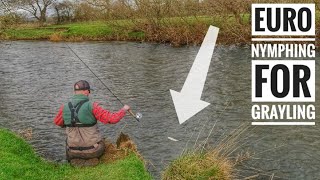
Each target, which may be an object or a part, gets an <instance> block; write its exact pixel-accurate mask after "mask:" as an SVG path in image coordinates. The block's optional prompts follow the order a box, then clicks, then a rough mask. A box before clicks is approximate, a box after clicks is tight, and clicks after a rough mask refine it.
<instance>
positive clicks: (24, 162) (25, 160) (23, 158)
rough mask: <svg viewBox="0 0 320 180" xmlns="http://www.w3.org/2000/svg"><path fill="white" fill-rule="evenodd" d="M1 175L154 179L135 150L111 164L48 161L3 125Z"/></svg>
mask: <svg viewBox="0 0 320 180" xmlns="http://www.w3.org/2000/svg"><path fill="white" fill-rule="evenodd" d="M0 144H1V146H0V179H39V180H40V179H136V180H140V179H142V180H143V179H152V177H151V175H150V174H149V173H148V172H147V171H146V169H145V167H144V164H143V162H142V161H141V160H140V159H139V158H138V157H137V156H136V155H134V154H131V155H129V156H128V157H126V158H125V159H123V160H119V161H116V162H114V163H112V164H100V165H98V166H96V167H87V168H74V167H71V166H70V165H68V164H56V163H52V162H48V161H46V160H44V159H42V158H40V157H39V156H38V155H36V154H35V152H34V150H33V149H32V147H31V146H30V145H29V144H28V143H27V142H25V141H24V140H23V139H21V138H20V137H17V136H16V135H15V134H13V133H12V132H10V131H8V130H5V129H0Z"/></svg>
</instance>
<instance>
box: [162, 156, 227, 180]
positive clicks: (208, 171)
mask: <svg viewBox="0 0 320 180" xmlns="http://www.w3.org/2000/svg"><path fill="white" fill-rule="evenodd" d="M231 169H232V165H231V163H230V162H229V161H228V160H227V158H221V157H219V156H218V155H217V153H215V151H212V152H207V153H201V152H193V153H187V154H184V155H182V156H181V157H179V158H177V159H176V160H174V161H173V162H171V163H170V164H169V166H168V167H167V168H166V170H165V171H164V173H163V175H162V179H163V180H171V179H197V180H206V179H219V180H230V179H232V174H231Z"/></svg>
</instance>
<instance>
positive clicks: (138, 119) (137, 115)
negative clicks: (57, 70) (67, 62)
mask: <svg viewBox="0 0 320 180" xmlns="http://www.w3.org/2000/svg"><path fill="white" fill-rule="evenodd" d="M65 44H66V46H67V47H68V48H69V49H70V50H71V52H72V53H73V54H74V55H75V56H76V57H77V58H78V59H79V60H80V61H81V62H82V63H83V64H84V65H85V66H86V67H87V68H88V69H89V71H90V72H91V73H92V74H93V75H94V76H95V77H96V78H97V79H98V80H99V81H100V82H101V84H102V85H104V87H105V88H107V90H108V91H109V92H110V93H111V94H112V95H113V96H114V97H115V98H116V99H117V100H118V101H119V103H120V104H121V105H123V106H124V103H122V101H121V100H120V99H119V98H118V97H117V96H116V95H115V94H114V93H113V92H112V91H111V89H110V88H108V86H107V85H106V84H105V83H104V82H103V81H102V80H101V79H100V78H99V77H98V76H97V75H96V73H94V72H93V71H92V70H91V68H90V67H89V66H88V65H87V64H86V63H85V62H84V61H83V60H82V59H81V58H80V57H79V56H78V55H77V53H76V52H75V51H74V50H73V49H72V48H71V47H70V46H69V45H68V44H67V43H65ZM128 112H129V113H130V115H131V116H132V117H134V118H135V119H136V120H137V121H138V122H140V119H141V118H142V114H141V113H136V114H134V113H133V112H132V111H131V110H129V111H128Z"/></svg>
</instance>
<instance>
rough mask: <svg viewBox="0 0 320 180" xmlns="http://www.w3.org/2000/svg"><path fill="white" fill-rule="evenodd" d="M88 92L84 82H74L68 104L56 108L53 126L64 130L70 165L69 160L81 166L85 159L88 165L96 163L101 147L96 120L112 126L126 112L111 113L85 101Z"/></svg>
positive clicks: (121, 110)
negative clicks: (56, 112)
mask: <svg viewBox="0 0 320 180" xmlns="http://www.w3.org/2000/svg"><path fill="white" fill-rule="evenodd" d="M91 90H92V89H91V88H90V85H89V83H88V82H87V81H84V80H81V81H78V82H77V83H75V84H74V95H73V97H72V98H71V101H70V102H68V103H66V104H64V105H62V106H61V107H60V109H59V112H58V114H57V115H56V117H55V119H54V123H55V124H56V125H58V126H60V127H66V134H67V140H66V158H67V160H68V161H69V162H71V164H73V160H75V161H76V162H78V163H79V162H80V164H84V165H85V164H86V161H87V160H90V162H91V165H96V164H98V163H99V159H98V158H99V157H101V156H102V155H103V153H104V150H105V144H104V140H103V138H102V136H101V134H100V133H99V129H98V126H97V121H100V122H102V123H103V124H108V123H109V124H115V123H117V122H119V121H120V120H121V119H122V118H123V117H124V116H125V115H126V112H127V111H129V110H130V107H129V106H128V105H124V106H123V108H122V109H120V110H119V111H118V112H115V113H112V112H109V111H108V110H105V109H103V108H102V107H101V106H99V105H98V103H97V102H92V101H90V100H89V94H90V92H91ZM92 162H93V163H92Z"/></svg>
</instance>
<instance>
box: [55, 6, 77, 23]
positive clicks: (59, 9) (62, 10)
mask: <svg viewBox="0 0 320 180" xmlns="http://www.w3.org/2000/svg"><path fill="white" fill-rule="evenodd" d="M53 8H54V10H55V12H56V16H57V23H58V24H59V23H62V22H66V21H69V22H70V21H71V20H72V18H73V15H74V4H73V3H72V2H71V1H69V0H64V1H62V2H55V3H53Z"/></svg>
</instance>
